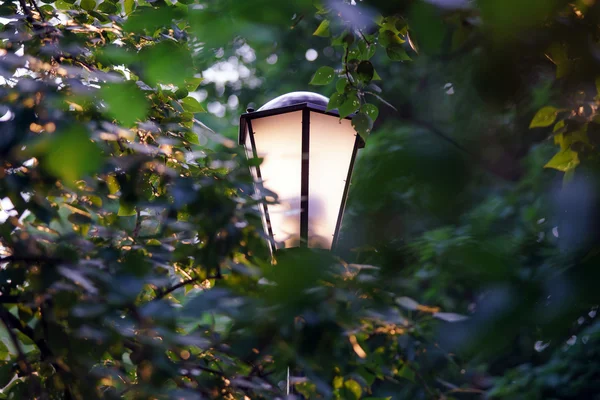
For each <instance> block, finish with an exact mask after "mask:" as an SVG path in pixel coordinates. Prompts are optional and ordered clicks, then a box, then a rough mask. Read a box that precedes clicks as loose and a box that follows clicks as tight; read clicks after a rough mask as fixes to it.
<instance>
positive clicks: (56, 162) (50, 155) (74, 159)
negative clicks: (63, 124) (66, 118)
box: [43, 125, 103, 183]
mask: <svg viewBox="0 0 600 400" xmlns="http://www.w3.org/2000/svg"><path fill="white" fill-rule="evenodd" d="M102 158H103V157H102V152H101V151H100V149H99V148H98V146H97V145H96V143H94V142H92V141H91V140H90V138H89V136H88V133H87V131H86V129H85V128H84V127H82V126H79V125H74V126H70V127H69V128H66V129H65V130H64V131H62V132H60V133H58V134H55V136H54V137H53V138H52V140H51V141H50V146H49V149H48V152H47V154H46V157H45V158H44V159H43V165H44V166H45V168H46V169H47V170H48V171H49V172H50V173H52V174H53V175H55V176H57V177H58V178H61V179H64V180H65V181H66V182H69V183H70V182H73V181H76V180H78V179H80V178H82V177H84V176H85V175H89V174H91V173H93V172H96V170H98V168H100V166H101V165H102Z"/></svg>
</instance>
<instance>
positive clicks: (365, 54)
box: [358, 40, 377, 60]
mask: <svg viewBox="0 0 600 400" xmlns="http://www.w3.org/2000/svg"><path fill="white" fill-rule="evenodd" d="M375 50H377V46H375V45H374V44H367V42H365V41H364V40H361V41H359V42H358V52H359V54H360V58H361V60H369V59H370V58H371V57H373V55H374V54H375Z"/></svg>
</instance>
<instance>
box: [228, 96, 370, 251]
mask: <svg viewBox="0 0 600 400" xmlns="http://www.w3.org/2000/svg"><path fill="white" fill-rule="evenodd" d="M327 103H328V99H327V98H326V97H324V96H321V95H319V94H316V93H311V92H293V93H288V94H285V95H283V96H279V97H277V98H275V99H273V100H271V101H269V102H268V103H267V104H265V105H264V106H262V107H261V108H259V109H258V110H256V111H254V110H252V109H248V112H247V113H245V114H243V115H242V116H241V117H240V131H239V143H240V145H243V146H244V147H245V149H246V154H247V156H248V158H249V159H252V158H262V159H263V160H262V163H261V164H260V166H253V167H251V173H252V175H253V177H254V180H255V188H256V191H257V194H258V195H259V196H260V197H261V198H265V199H266V200H268V201H265V202H263V203H262V204H261V214H262V218H263V225H264V227H265V231H266V233H267V235H268V237H269V238H270V243H271V247H272V250H278V249H283V248H293V247H309V248H323V249H329V250H330V249H332V248H335V246H336V244H337V239H338V235H339V231H340V227H341V223H342V216H343V213H344V207H345V203H346V197H347V193H348V188H349V186H350V177H351V175H352V169H353V166H354V160H355V158H356V153H357V151H358V149H359V148H362V147H364V141H363V140H362V139H361V137H360V136H359V135H358V134H357V133H356V132H355V130H354V128H353V127H352V125H351V119H352V117H351V116H348V117H346V118H342V119H340V118H339V115H338V114H337V112H335V111H326V106H327ZM265 189H267V190H265ZM273 192H274V193H277V195H278V202H277V203H275V204H274V203H273V202H272V201H269V200H274V199H272V198H271V197H272V196H271V195H270V193H273Z"/></svg>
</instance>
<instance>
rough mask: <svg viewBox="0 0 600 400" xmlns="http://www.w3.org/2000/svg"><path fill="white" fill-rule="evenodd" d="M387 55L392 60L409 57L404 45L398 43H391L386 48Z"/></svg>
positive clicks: (407, 59)
mask: <svg viewBox="0 0 600 400" xmlns="http://www.w3.org/2000/svg"><path fill="white" fill-rule="evenodd" d="M386 52H387V55H388V57H389V58H390V60H392V61H409V60H411V58H410V57H409V55H408V53H407V52H406V50H404V47H402V45H399V44H392V45H390V46H388V47H387V49H386Z"/></svg>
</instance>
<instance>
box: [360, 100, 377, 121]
mask: <svg viewBox="0 0 600 400" xmlns="http://www.w3.org/2000/svg"><path fill="white" fill-rule="evenodd" d="M360 110H361V111H362V112H363V113H365V114H367V115H368V116H369V118H371V119H372V120H373V122H374V121H375V120H376V119H377V117H378V116H379V108H377V106H376V105H375V104H363V105H362V107H360Z"/></svg>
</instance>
